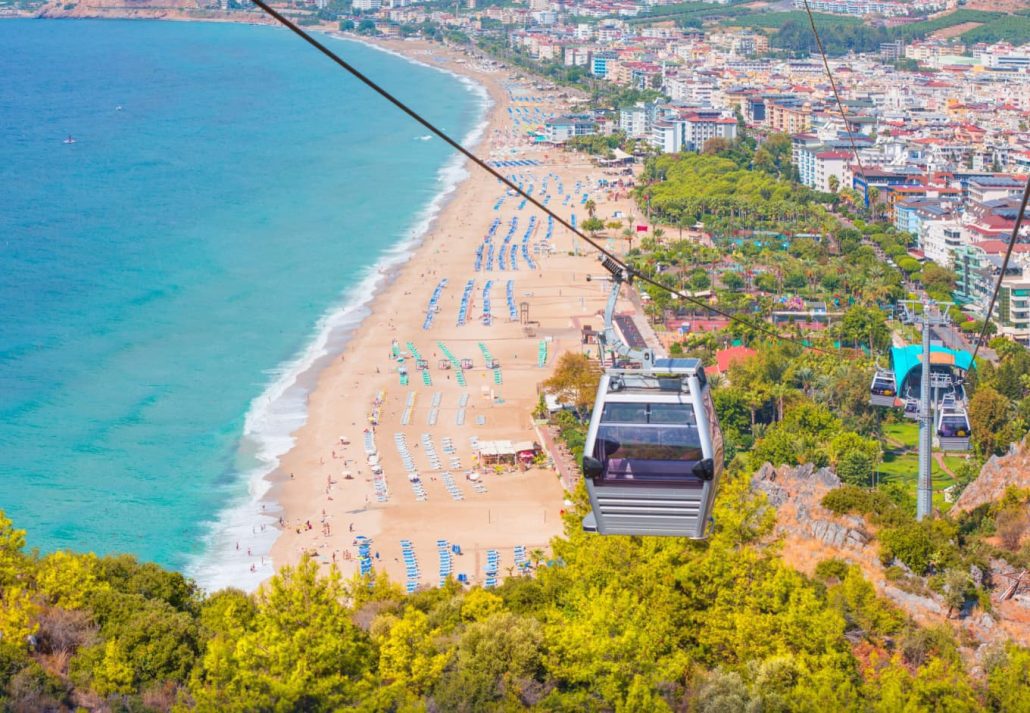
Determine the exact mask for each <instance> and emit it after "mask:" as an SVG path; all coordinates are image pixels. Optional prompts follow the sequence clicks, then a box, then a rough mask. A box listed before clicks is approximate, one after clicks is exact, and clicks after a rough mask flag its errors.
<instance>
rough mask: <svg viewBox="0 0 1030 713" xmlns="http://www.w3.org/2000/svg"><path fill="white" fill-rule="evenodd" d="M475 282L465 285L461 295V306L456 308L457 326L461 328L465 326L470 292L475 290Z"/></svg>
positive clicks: (470, 300) (470, 301)
mask: <svg viewBox="0 0 1030 713" xmlns="http://www.w3.org/2000/svg"><path fill="white" fill-rule="evenodd" d="M475 285H476V281H475V280H469V281H468V282H466V283H465V289H464V291H462V293H461V304H460V305H459V306H458V326H459V327H461V326H463V325H464V324H465V321H466V320H467V319H468V314H469V305H470V304H471V303H472V290H473V288H475Z"/></svg>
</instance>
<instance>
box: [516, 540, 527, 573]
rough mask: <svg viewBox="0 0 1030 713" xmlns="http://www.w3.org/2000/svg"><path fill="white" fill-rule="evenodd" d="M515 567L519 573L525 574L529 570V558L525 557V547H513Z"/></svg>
mask: <svg viewBox="0 0 1030 713" xmlns="http://www.w3.org/2000/svg"><path fill="white" fill-rule="evenodd" d="M515 566H516V567H518V569H519V571H520V572H525V571H526V570H528V569H529V558H528V557H526V546H525V545H515Z"/></svg>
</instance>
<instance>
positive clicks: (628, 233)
mask: <svg viewBox="0 0 1030 713" xmlns="http://www.w3.org/2000/svg"><path fill="white" fill-rule="evenodd" d="M634 237H636V236H635V235H634V234H633V231H632V230H630V229H629V228H623V229H622V239H623V240H625V241H626V245H627V247H626V252H627V253H628V252H629V251H630V250H632V249H633V238H634Z"/></svg>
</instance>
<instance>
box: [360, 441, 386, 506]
mask: <svg viewBox="0 0 1030 713" xmlns="http://www.w3.org/2000/svg"><path fill="white" fill-rule="evenodd" d="M364 436H365V443H364V446H365V455H366V456H368V461H369V465H371V464H372V463H373V461H374V462H378V460H379V451H378V450H377V449H376V441H375V434H374V433H373V432H372V431H365V434H364ZM372 486H373V487H374V488H375V493H376V501H377V502H380V503H385V502H387V501H388V500H389V499H390V491H389V489H388V488H387V487H386V476H384V475H383V473H382V472H379V473H376V472H374V471H373V473H372Z"/></svg>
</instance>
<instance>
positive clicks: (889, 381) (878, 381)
mask: <svg viewBox="0 0 1030 713" xmlns="http://www.w3.org/2000/svg"><path fill="white" fill-rule="evenodd" d="M897 396H898V389H897V386H896V385H895V384H894V373H893V372H891V371H888V370H886V369H877V370H876V373H875V374H873V383H872V384H870V386H869V403H870V404H872V405H873V406H887V407H890V406H893V405H894V402H895V400H896V399H897Z"/></svg>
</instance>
